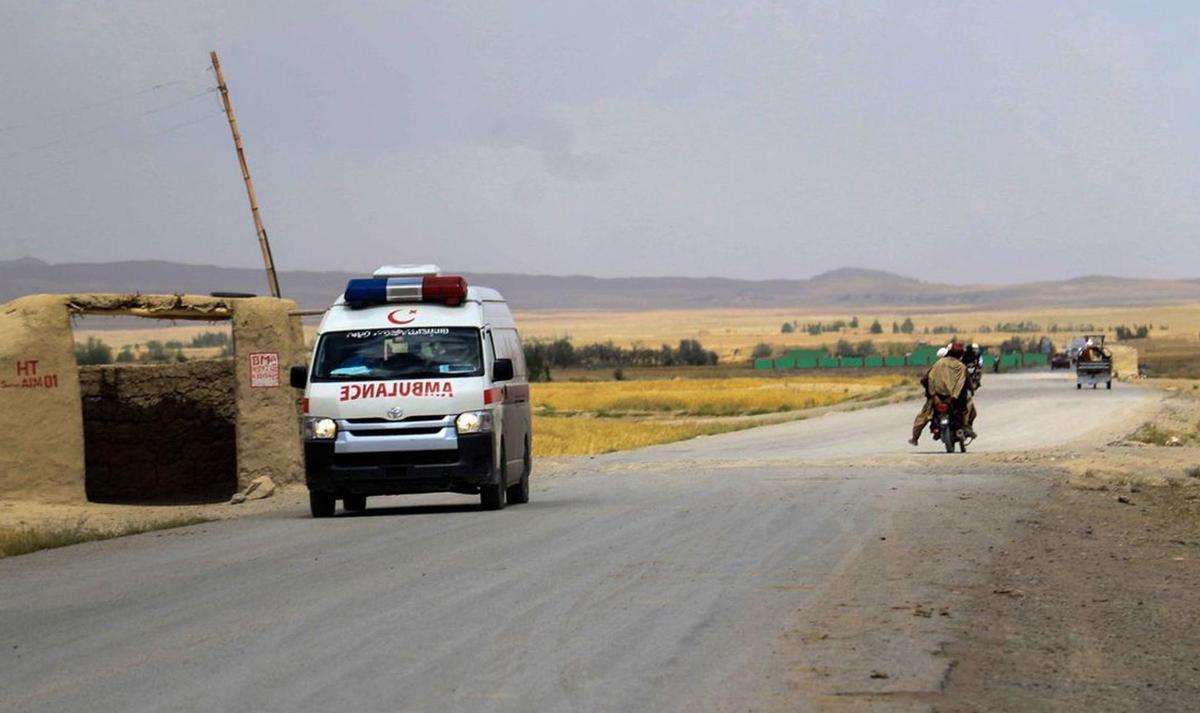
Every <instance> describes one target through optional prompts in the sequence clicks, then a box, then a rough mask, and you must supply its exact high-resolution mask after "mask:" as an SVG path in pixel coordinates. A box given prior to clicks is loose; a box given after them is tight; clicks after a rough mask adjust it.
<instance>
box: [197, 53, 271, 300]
mask: <svg viewBox="0 0 1200 713" xmlns="http://www.w3.org/2000/svg"><path fill="white" fill-rule="evenodd" d="M208 56H209V57H210V58H211V59H212V68H213V72H215V73H216V75H217V89H218V90H219V91H220V92H221V101H222V102H223V103H224V104H225V116H226V117H228V118H229V130H230V131H232V132H233V147H234V148H235V149H237V157H238V163H239V164H240V165H241V167H242V178H243V179H244V180H245V181H246V195H248V196H249V197H250V215H251V216H252V217H253V218H254V232H255V233H256V234H257V235H258V246H259V247H260V248H262V256H263V266H264V267H265V268H266V270H267V286H268V287H269V288H270V290H271V296H272V297H279V296H280V295H279V278H278V277H277V276H276V275H275V260H274V259H273V258H272V257H271V244H270V243H269V242H267V229H266V228H264V227H263V222H262V216H260V215H259V213H258V198H256V197H255V195H254V182H253V181H251V180H250V167H249V166H248V165H247V164H246V152H245V151H244V150H242V134H241V132H239V131H238V125H237V119H236V118H234V116H233V103H232V102H231V101H230V100H229V87H228V86H226V85H225V74H224V72H222V71H221V62H220V60H218V59H217V51H216V50H213V51H212V52H210V53H209V55H208Z"/></svg>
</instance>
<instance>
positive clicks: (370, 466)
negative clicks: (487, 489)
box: [304, 433, 498, 495]
mask: <svg viewBox="0 0 1200 713" xmlns="http://www.w3.org/2000/svg"><path fill="white" fill-rule="evenodd" d="M456 440H457V447H455V448H444V447H443V448H438V449H433V450H425V449H421V450H392V451H367V452H342V451H341V449H336V450H335V442H334V441H305V443H304V474H305V480H306V481H307V482H308V489H309V490H311V491H315V492H323V493H333V494H336V495H404V494H410V493H436V492H460V493H468V494H471V493H477V492H479V486H481V485H485V484H489V483H495V482H496V478H497V477H498V472H497V469H496V468H495V464H494V462H493V461H494V459H493V455H492V454H493V452H494V450H493V442H492V434H490V433H478V434H468V435H460V436H457V439H456Z"/></svg>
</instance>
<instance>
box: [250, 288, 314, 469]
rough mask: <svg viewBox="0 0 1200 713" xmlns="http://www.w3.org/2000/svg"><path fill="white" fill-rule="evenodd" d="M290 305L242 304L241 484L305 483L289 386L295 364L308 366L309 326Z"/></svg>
mask: <svg viewBox="0 0 1200 713" xmlns="http://www.w3.org/2000/svg"><path fill="white" fill-rule="evenodd" d="M295 309H296V303H295V302H292V301H291V300H280V299H273V298H270V297H254V298H250V299H241V300H238V301H237V304H236V307H235V309H234V312H233V353H234V358H235V360H236V361H237V366H236V369H235V377H236V379H237V396H238V398H237V426H238V427H237V440H238V483H239V489H242V490H244V489H245V488H246V487H247V486H249V484H250V481H252V480H254V479H255V478H257V477H259V476H263V475H265V476H269V477H270V478H271V479H272V480H274V481H275V482H276V483H279V484H283V483H294V482H300V481H302V480H303V479H304V451H303V448H302V446H301V442H300V415H301V414H300V399H301V397H302V396H303V394H301V393H300V392H299V391H298V390H296V389H293V388H292V387H291V386H290V385H289V383H288V371H289V369H290V368H291V366H292V365H293V364H304V363H305V357H306V356H307V355H306V350H305V347H304V326H303V325H302V324H301V322H300V318H299V317H295V316H291V315H289V314H288V313H289V312H290V311H292V310H295Z"/></svg>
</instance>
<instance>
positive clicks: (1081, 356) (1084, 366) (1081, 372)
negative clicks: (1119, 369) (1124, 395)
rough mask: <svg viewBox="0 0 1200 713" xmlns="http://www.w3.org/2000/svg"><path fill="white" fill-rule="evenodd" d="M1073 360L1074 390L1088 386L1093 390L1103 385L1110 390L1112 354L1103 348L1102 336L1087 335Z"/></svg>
mask: <svg viewBox="0 0 1200 713" xmlns="http://www.w3.org/2000/svg"><path fill="white" fill-rule="evenodd" d="M1084 339H1085V341H1084V345H1083V347H1082V348H1081V349H1080V350H1079V353H1078V355H1077V356H1076V358H1075V388H1076V389H1082V388H1083V387H1084V386H1086V385H1090V386H1091V387H1092V388H1093V389H1094V388H1096V387H1097V386H1099V385H1100V384H1104V388H1106V389H1111V388H1112V373H1113V361H1112V352H1110V351H1109V350H1107V349H1105V348H1104V335H1103V334H1089V335H1087V336H1086V337H1085V338H1084Z"/></svg>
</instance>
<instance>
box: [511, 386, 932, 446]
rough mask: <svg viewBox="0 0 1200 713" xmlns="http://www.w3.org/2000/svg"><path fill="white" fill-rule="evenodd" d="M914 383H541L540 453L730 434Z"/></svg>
mask: <svg viewBox="0 0 1200 713" xmlns="http://www.w3.org/2000/svg"><path fill="white" fill-rule="evenodd" d="M907 383H911V379H906V378H904V377H900V376H874V377H869V378H863V377H860V378H846V379H833V378H829V377H826V378H815V377H813V378H805V377H796V378H786V379H783V378H734V379H678V378H677V379H670V380H646V381H608V382H595V381H592V382H571V383H551V384H535V385H534V387H533V405H534V426H533V430H534V441H533V443H534V451H535V453H536V455H539V456H560V455H592V454H597V453H610V452H613V451H620V450H628V449H631V448H642V447H645V446H651V445H656V444H659V443H670V442H673V441H680V440H685V439H688V438H695V437H696V436H706V435H714V434H718V433H728V432H730V431H736V430H740V429H744V428H750V427H753V426H756V425H759V424H760V423H762V419H755V418H752V417H753V416H756V415H762V414H773V413H775V414H778V413H789V412H796V411H802V410H804V409H810V408H815V407H820V406H830V405H833V404H837V403H841V402H844V401H848V400H852V399H866V398H873V397H878V396H882V395H885V394H888V393H891V392H892V391H894V390H895V389H897V388H899V387H901V386H903V385H905V384H907Z"/></svg>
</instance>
